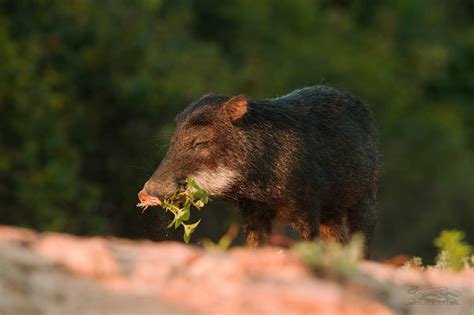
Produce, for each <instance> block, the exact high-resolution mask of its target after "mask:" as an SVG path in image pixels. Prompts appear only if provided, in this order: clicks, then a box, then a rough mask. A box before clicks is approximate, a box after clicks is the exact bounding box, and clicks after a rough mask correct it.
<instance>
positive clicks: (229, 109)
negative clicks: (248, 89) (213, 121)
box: [222, 95, 248, 121]
mask: <svg viewBox="0 0 474 315" xmlns="http://www.w3.org/2000/svg"><path fill="white" fill-rule="evenodd" d="M247 106H248V100H247V98H246V97H245V96H243V95H238V96H233V97H231V98H230V99H229V100H228V101H227V102H226V103H225V104H224V106H223V108H222V110H223V112H224V114H225V115H226V116H227V117H229V118H230V120H232V121H234V120H237V119H239V118H242V116H244V115H245V113H246V112H247Z"/></svg>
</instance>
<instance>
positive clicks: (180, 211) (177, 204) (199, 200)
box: [162, 178, 209, 243]
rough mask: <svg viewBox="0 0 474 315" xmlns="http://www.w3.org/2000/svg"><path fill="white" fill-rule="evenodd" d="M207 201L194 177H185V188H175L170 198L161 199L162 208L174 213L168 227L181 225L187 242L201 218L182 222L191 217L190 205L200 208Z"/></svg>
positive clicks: (205, 193) (206, 196)
mask: <svg viewBox="0 0 474 315" xmlns="http://www.w3.org/2000/svg"><path fill="white" fill-rule="evenodd" d="M208 202H209V197H208V195H207V192H206V191H205V190H204V189H202V188H200V187H199V185H198V184H197V183H196V181H195V180H194V179H191V178H187V179H186V188H184V189H179V190H177V191H176V192H175V193H174V194H173V195H172V196H171V197H170V198H167V199H165V200H164V201H163V204H162V207H163V209H165V210H166V211H170V212H171V213H173V214H174V218H173V221H171V223H170V224H169V225H168V228H171V227H172V226H174V228H175V229H177V228H178V227H180V226H181V225H182V226H183V228H184V235H183V240H184V241H185V242H186V243H189V240H190V239H191V234H192V233H193V232H194V230H195V229H196V228H197V226H198V225H199V223H200V222H201V220H199V221H197V222H196V223H193V224H185V223H184V222H186V221H188V220H189V219H190V218H191V207H195V208H197V209H198V210H200V209H201V208H202V207H204V205H206V204H207V203H208Z"/></svg>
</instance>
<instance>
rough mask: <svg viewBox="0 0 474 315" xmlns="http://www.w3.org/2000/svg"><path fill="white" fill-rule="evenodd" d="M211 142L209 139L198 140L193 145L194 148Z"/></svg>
mask: <svg viewBox="0 0 474 315" xmlns="http://www.w3.org/2000/svg"><path fill="white" fill-rule="evenodd" d="M207 144H209V141H196V142H195V143H194V145H193V147H194V148H200V147H204V146H206V145H207Z"/></svg>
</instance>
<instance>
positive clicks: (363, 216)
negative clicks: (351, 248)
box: [348, 196, 377, 259]
mask: <svg viewBox="0 0 474 315" xmlns="http://www.w3.org/2000/svg"><path fill="white" fill-rule="evenodd" d="M348 218H349V227H350V232H351V234H353V233H357V232H359V233H362V235H363V236H364V245H365V246H364V256H365V258H366V259H370V256H371V249H372V240H373V238H374V232H375V226H376V224H377V215H376V211H375V202H374V199H373V198H372V197H371V196H369V197H365V198H364V199H362V200H360V201H359V202H358V203H357V204H356V206H355V207H353V208H352V209H350V210H349V212H348Z"/></svg>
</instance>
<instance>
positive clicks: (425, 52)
mask: <svg viewBox="0 0 474 315" xmlns="http://www.w3.org/2000/svg"><path fill="white" fill-rule="evenodd" d="M473 20H474V7H473V5H472V2H471V1H468V0H452V1H448V0H444V1H441V0H434V1H427V0H414V1H412V0H388V1H376V0H354V1H349V0H278V1H272V0H259V1H250V0H229V1H218V0H200V1H197V0H195V1H191V0H137V1H127V0H101V1H95V0H69V1H63V0H34V1H32V0H0V218H1V219H0V220H1V221H0V222H1V223H6V224H17V225H23V226H29V227H34V228H39V229H47V230H58V231H68V232H74V233H80V234H97V233H99V234H115V235H121V236H128V237H139V236H140V237H143V236H148V235H149V232H148V231H144V230H143V229H144V228H143V226H144V225H145V223H149V222H152V223H151V225H150V226H153V225H154V224H155V219H156V218H155V217H153V216H152V215H151V214H146V215H144V216H141V215H140V211H138V210H137V209H135V208H134V205H135V203H136V200H137V199H136V193H137V192H138V190H139V189H140V188H141V185H142V184H143V183H144V181H145V180H146V179H147V177H148V176H149V175H150V174H151V172H152V171H153V169H154V168H155V167H156V166H157V165H158V163H159V160H160V158H161V157H162V156H163V154H164V152H165V151H166V143H167V137H168V136H169V135H170V133H171V132H172V131H173V119H172V118H173V116H174V115H175V114H176V113H178V112H179V111H180V110H181V109H183V108H184V107H185V106H186V105H187V104H188V103H189V102H190V101H191V100H193V99H195V98H197V97H199V96H201V95H203V94H205V93H208V92H210V91H218V92H221V93H226V94H229V95H233V94H241V93H245V94H247V95H249V96H251V97H274V96H277V95H282V94H285V93H287V92H289V91H290V90H292V89H295V88H298V87H302V86H306V85H312V84H318V83H321V82H322V83H325V84H330V85H334V86H336V87H339V88H343V89H347V90H350V91H352V92H353V93H355V94H356V95H358V96H359V97H361V98H362V99H364V100H365V101H366V102H367V103H368V104H369V106H370V107H371V109H372V110H373V112H374V116H375V118H376V121H377V125H378V127H379V134H380V146H381V149H382V151H383V153H384V174H383V180H382V185H381V192H380V206H379V208H380V211H379V226H378V233H377V239H376V244H375V245H376V254H377V253H378V254H379V255H380V256H387V255H392V254H395V253H400V252H403V253H407V254H416V255H420V256H423V257H433V256H434V253H433V252H432V249H431V240H432V239H433V238H434V237H435V236H436V235H437V234H438V233H439V231H441V230H442V229H446V228H456V229H460V230H464V231H467V232H468V234H467V235H466V236H467V239H468V241H470V242H472V237H473V235H472V233H471V232H470V230H472V224H473V222H474V211H473V210H474V198H473V196H474V163H473V157H474V155H473V150H474V103H473V96H474V76H473V75H472V74H473V73H474V26H473ZM163 145H164V147H163ZM206 212H210V213H211V214H209V215H212V216H214V217H215V218H217V219H215V220H207V222H208V223H205V222H206V220H203V223H202V225H204V224H208V225H207V226H206V227H205V228H203V229H204V230H205V231H209V232H208V234H209V235H205V236H208V237H213V238H214V239H215V238H216V237H217V236H218V235H219V234H220V235H222V234H224V232H225V230H226V228H227V227H226V226H224V227H222V225H223V222H225V223H228V224H230V223H231V221H232V220H234V218H235V217H237V215H235V214H233V213H232V212H226V211H221V209H215V211H212V212H211V211H206ZM206 215H207V214H206ZM203 219H204V218H203ZM168 222H169V221H168ZM154 237H155V238H161V236H159V235H158V236H154Z"/></svg>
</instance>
